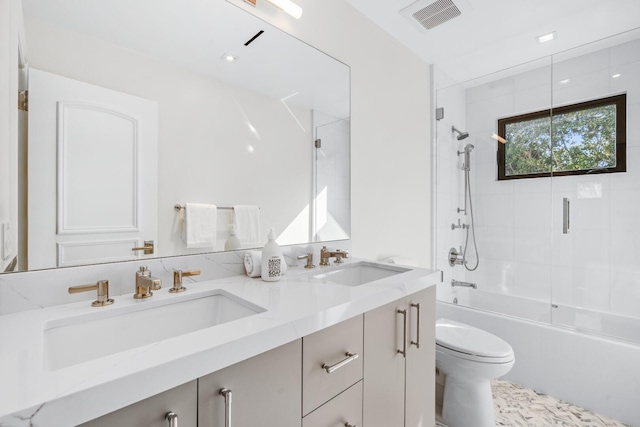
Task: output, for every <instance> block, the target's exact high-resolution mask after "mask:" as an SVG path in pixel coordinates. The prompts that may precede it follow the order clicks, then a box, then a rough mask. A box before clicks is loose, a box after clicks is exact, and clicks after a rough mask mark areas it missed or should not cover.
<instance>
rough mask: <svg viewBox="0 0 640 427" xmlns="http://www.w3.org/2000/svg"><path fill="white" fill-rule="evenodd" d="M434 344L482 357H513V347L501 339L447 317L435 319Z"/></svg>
mask: <svg viewBox="0 0 640 427" xmlns="http://www.w3.org/2000/svg"><path fill="white" fill-rule="evenodd" d="M436 344H437V345H439V346H441V347H445V348H447V349H449V350H453V351H456V352H459V353H464V354H469V355H472V356H480V357H483V358H501V359H502V358H509V357H513V349H512V348H511V346H510V345H509V344H508V343H507V342H505V341H504V340H503V339H501V338H498V337H497V336H495V335H493V334H490V333H489V332H487V331H483V330H482V329H478V328H474V327H473V326H469V325H465V324H464V323H459V322H455V321H453V320H448V319H438V320H437V321H436Z"/></svg>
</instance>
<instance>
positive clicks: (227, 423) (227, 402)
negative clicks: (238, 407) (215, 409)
mask: <svg viewBox="0 0 640 427" xmlns="http://www.w3.org/2000/svg"><path fill="white" fill-rule="evenodd" d="M220 394H221V395H222V396H224V427H231V398H232V396H233V394H232V393H231V390H229V389H228V388H223V389H222V390H220Z"/></svg>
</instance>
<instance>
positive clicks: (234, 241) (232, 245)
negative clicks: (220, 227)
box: [224, 224, 242, 251]
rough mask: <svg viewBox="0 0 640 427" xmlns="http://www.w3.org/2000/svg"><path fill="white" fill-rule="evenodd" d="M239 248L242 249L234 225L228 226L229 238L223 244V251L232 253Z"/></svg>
mask: <svg viewBox="0 0 640 427" xmlns="http://www.w3.org/2000/svg"><path fill="white" fill-rule="evenodd" d="M240 248H242V243H240V239H238V236H236V225H235V224H229V237H228V238H227V240H226V241H225V242H224V250H225V251H234V250H236V249H240Z"/></svg>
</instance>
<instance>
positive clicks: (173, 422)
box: [164, 412, 178, 427]
mask: <svg viewBox="0 0 640 427" xmlns="http://www.w3.org/2000/svg"><path fill="white" fill-rule="evenodd" d="M164 418H165V419H166V420H167V421H169V427H178V414H176V413H175V412H167V415H165V416H164Z"/></svg>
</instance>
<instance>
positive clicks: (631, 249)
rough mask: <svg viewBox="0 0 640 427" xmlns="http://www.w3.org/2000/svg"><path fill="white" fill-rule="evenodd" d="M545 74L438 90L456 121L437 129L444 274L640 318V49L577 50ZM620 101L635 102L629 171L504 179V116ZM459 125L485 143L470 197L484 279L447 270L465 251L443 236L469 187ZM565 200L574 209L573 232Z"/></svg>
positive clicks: (544, 66) (637, 45)
mask: <svg viewBox="0 0 640 427" xmlns="http://www.w3.org/2000/svg"><path fill="white" fill-rule="evenodd" d="M552 61H553V66H551V65H550V64H551V62H552ZM537 65H538V66H537V67H532V66H531V64H526V65H525V66H523V67H522V69H521V70H520V72H519V71H518V70H510V71H509V72H507V71H505V72H503V73H500V75H497V76H496V80H495V81H489V82H488V81H487V79H486V78H484V79H483V80H482V84H478V85H475V86H474V85H473V83H466V84H464V85H459V86H455V87H450V88H448V89H446V90H439V91H438V106H445V107H446V114H445V119H449V120H448V121H447V123H441V122H442V121H441V122H439V123H438V148H439V152H438V178H439V180H438V187H437V190H438V194H437V197H438V204H439V205H438V223H437V224H438V233H437V239H438V242H437V243H438V251H439V255H442V256H439V261H438V268H441V269H443V270H445V277H447V274H449V275H451V276H455V277H456V278H457V279H458V280H462V279H460V277H458V276H461V275H464V276H465V277H466V279H467V280H468V281H472V282H475V283H478V286H479V287H481V288H482V289H484V290H489V291H493V292H499V293H510V294H515V295H518V296H524V297H530V298H538V299H544V300H549V299H551V301H552V302H554V303H556V304H561V305H572V306H577V307H585V308H590V309H594V310H602V311H613V312H616V313H618V314H626V315H632V316H636V317H638V315H639V314H638V313H640V312H639V311H638V307H640V262H638V260H640V244H638V243H639V242H640V216H639V215H638V212H640V120H639V119H640V40H636V41H632V42H628V43H624V44H622V45H619V46H614V47H612V48H609V49H604V50H600V51H596V52H593V53H589V54H586V55H581V56H575V57H572V54H571V52H568V53H565V54H562V55H560V56H557V57H556V58H553V59H551V58H546V59H544V60H540V61H539V63H538V64H537ZM507 73H508V74H509V75H507ZM614 74H620V76H619V77H617V78H613V77H612V76H613V75H614ZM565 79H569V82H568V83H566V84H562V85H560V84H559V83H558V82H559V81H560V80H565ZM479 82H480V81H479ZM463 87H464V94H463V96H461V93H460V91H461V90H462V88H463ZM619 93H627V172H625V173H615V174H593V175H582V176H575V177H556V178H553V179H551V178H535V179H521V180H511V181H501V182H498V181H497V180H496V175H497V171H496V160H495V159H496V146H497V143H496V142H495V141H494V140H493V139H491V137H490V136H491V134H492V133H493V132H496V127H497V119H498V118H501V117H506V116H512V115H517V114H521V113H526V112H532V111H536V110H542V109H548V108H549V107H550V106H551V105H563V104H567V103H574V102H579V101H584V100H588V99H593V98H597V97H604V96H611V95H614V94H619ZM459 108H462V109H464V113H461V112H459V111H458V110H457V109H459ZM461 119H466V120H464V121H461ZM445 121H446V120H445ZM452 122H455V125H456V126H457V127H458V128H460V129H463V130H466V131H468V132H470V134H471V136H470V137H469V138H468V139H467V140H465V141H462V143H463V144H466V143H468V142H471V143H472V144H474V145H475V150H474V151H473V152H472V162H471V179H472V185H471V189H472V193H473V197H474V199H473V200H474V208H475V214H476V217H475V218H476V225H477V229H476V234H477V236H476V237H477V239H478V249H479V251H480V258H481V259H480V267H479V268H478V269H477V270H476V271H475V272H466V273H463V272H462V269H461V268H460V267H455V269H450V270H449V271H447V269H448V265H443V264H441V262H440V260H441V259H442V260H444V259H445V256H444V255H443V254H444V253H445V250H446V251H448V247H450V245H451V244H455V243H456V242H457V240H455V239H457V237H452V236H453V235H454V234H456V235H458V236H464V234H463V233H461V232H460V231H459V230H456V231H455V232H454V233H452V232H451V230H450V228H449V229H447V227H445V223H449V225H450V221H452V220H453V218H455V217H456V215H455V211H454V212H453V213H452V212H451V209H452V207H453V206H452V204H454V201H453V200H454V199H455V197H456V196H455V194H452V192H455V191H456V188H458V191H459V192H460V193H461V192H462V191H463V188H464V187H463V181H462V179H463V176H464V175H463V173H462V171H460V170H459V169H458V168H459V161H458V159H457V158H456V156H455V149H453V148H452V147H451V143H452V141H451V138H450V132H448V129H447V128H450V126H451V123H452ZM453 145H455V142H454V144H453ZM461 146H462V144H459V146H458V148H456V149H460V148H461ZM456 180H457V183H456ZM563 197H568V198H569V199H570V201H571V228H570V232H569V234H566V235H564V234H562V198H563ZM441 203H442V205H441ZM445 242H446V243H445ZM456 247H457V244H456Z"/></svg>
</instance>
